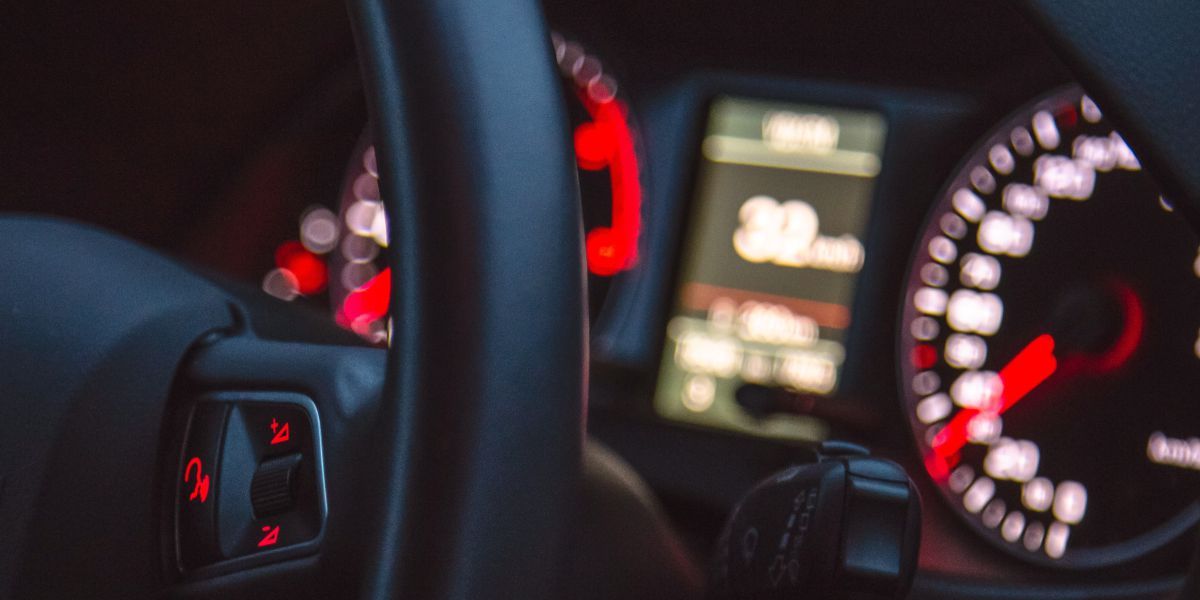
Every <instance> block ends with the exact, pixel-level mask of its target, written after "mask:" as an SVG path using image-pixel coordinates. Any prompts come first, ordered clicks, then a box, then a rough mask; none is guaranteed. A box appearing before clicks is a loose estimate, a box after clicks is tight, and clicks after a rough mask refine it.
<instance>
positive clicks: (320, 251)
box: [262, 34, 642, 343]
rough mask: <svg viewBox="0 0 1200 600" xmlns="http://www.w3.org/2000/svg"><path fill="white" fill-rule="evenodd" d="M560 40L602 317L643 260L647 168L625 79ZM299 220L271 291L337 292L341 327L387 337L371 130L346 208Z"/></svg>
mask: <svg viewBox="0 0 1200 600" xmlns="http://www.w3.org/2000/svg"><path fill="white" fill-rule="evenodd" d="M552 42H553V47H554V51H555V59H556V61H557V63H558V67H559V71H560V73H561V75H562V79H563V84H564V88H565V90H566V92H567V94H568V96H569V97H571V98H572V100H571V101H570V102H569V103H568V106H569V115H570V118H571V122H572V125H573V127H574V135H573V142H574V148H575V156H576V163H577V165H578V167H579V180H580V192H581V196H582V201H583V215H584V225H585V227H586V228H587V229H586V231H587V237H586V254H587V265H588V272H589V281H588V284H589V285H588V290H589V305H590V307H591V310H592V316H593V317H595V316H596V313H597V312H598V310H599V308H600V307H601V306H602V305H603V299H604V296H605V294H606V292H607V289H608V285H609V281H610V278H611V277H612V276H614V275H616V274H618V273H620V272H622V271H625V270H628V269H630V268H632V267H633V266H634V265H635V264H636V262H637V249H638V237H639V233H640V230H641V198H642V183H641V181H642V180H641V174H640V168H641V164H640V161H639V158H638V153H637V148H636V141H635V136H634V130H633V127H632V126H631V125H630V116H629V111H628V107H627V105H626V103H625V102H624V101H623V100H622V99H621V98H620V96H619V94H618V87H617V82H616V80H615V79H614V78H613V77H612V75H611V74H610V73H608V72H607V71H606V70H605V67H604V65H603V64H602V63H601V62H600V60H599V59H598V58H596V57H595V56H593V55H591V54H589V53H587V52H586V51H585V50H584V48H583V47H582V46H581V45H579V44H577V43H575V42H572V41H568V40H566V39H565V38H563V37H562V36H560V35H558V34H554V35H552ZM299 226H300V227H299V239H298V240H292V241H287V242H284V243H283V244H281V245H280V246H279V249H278V250H277V252H276V256H275V268H274V269H272V270H271V271H269V272H268V273H267V274H266V276H265V277H264V278H263V282H262V287H263V290H264V291H266V292H267V293H269V294H271V295H274V296H277V297H279V298H283V299H285V300H292V299H295V298H298V297H304V296H316V295H319V294H322V293H324V292H325V291H326V290H328V297H329V304H330V308H331V310H332V312H333V316H334V319H335V320H336V321H337V323H338V324H339V325H342V326H343V327H346V328H348V329H351V330H352V331H354V332H355V333H357V334H359V335H360V336H362V337H363V338H365V339H367V340H368V341H370V342H372V343H382V342H384V341H385V340H386V339H387V336H388V326H389V325H388V319H387V314H388V298H389V286H390V277H389V273H388V270H387V269H388V265H387V263H386V261H385V258H384V255H385V254H386V253H384V252H383V251H382V250H383V248H385V247H386V246H387V244H388V238H387V236H388V233H387V215H386V214H385V213H384V207H383V203H382V201H381V197H380V191H379V173H378V170H377V169H376V165H375V149H374V147H373V146H372V145H371V143H370V140H369V138H368V137H367V136H366V135H365V134H364V137H363V141H362V142H360V144H359V146H358V148H357V149H356V150H355V152H354V155H353V157H352V158H351V160H350V162H349V165H348V167H347V169H346V174H345V177H344V183H343V185H342V191H341V197H340V199H339V201H338V205H337V207H336V208H334V209H331V208H327V207H322V206H315V207H310V208H309V209H308V210H306V211H305V212H304V213H303V214H302V215H301V217H300V221H299Z"/></svg>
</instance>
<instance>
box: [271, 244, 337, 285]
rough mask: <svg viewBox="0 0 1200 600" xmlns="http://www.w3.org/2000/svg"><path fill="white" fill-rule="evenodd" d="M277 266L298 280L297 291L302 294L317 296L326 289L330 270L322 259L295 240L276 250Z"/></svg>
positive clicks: (281, 245)
mask: <svg viewBox="0 0 1200 600" xmlns="http://www.w3.org/2000/svg"><path fill="white" fill-rule="evenodd" d="M275 266H277V267H279V268H280V269H284V270H286V271H287V272H289V273H291V274H292V276H293V277H295V278H296V291H298V292H300V293H301V294H306V295H307V294H315V293H317V292H319V291H321V290H323V289H325V284H326V283H327V282H328V280H329V271H328V268H327V267H326V266H325V262H324V261H322V260H321V257H319V256H317V255H316V254H313V253H312V252H309V251H308V249H307V248H305V247H304V244H301V243H300V242H297V241H295V240H293V241H290V242H284V243H282V244H280V245H279V248H277V249H276V250H275Z"/></svg>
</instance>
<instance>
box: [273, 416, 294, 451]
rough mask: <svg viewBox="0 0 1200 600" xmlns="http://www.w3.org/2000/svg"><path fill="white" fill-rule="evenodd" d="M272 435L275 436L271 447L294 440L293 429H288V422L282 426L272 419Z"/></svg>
mask: <svg viewBox="0 0 1200 600" xmlns="http://www.w3.org/2000/svg"><path fill="white" fill-rule="evenodd" d="M271 433H273V434H274V435H273V436H272V437H271V445H272V446H274V445H275V444H282V443H284V442H286V441H288V440H290V439H292V431H291V428H290V427H288V422H287V421H284V422H283V425H282V426H281V425H280V424H279V421H276V420H275V419H271Z"/></svg>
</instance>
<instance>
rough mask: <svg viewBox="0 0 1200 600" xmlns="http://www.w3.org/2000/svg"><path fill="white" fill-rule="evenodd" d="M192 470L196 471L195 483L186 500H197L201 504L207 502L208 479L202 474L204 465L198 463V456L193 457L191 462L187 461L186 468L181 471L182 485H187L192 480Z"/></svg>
mask: <svg viewBox="0 0 1200 600" xmlns="http://www.w3.org/2000/svg"><path fill="white" fill-rule="evenodd" d="M193 469H195V471H196V478H195V479H196V482H195V484H194V485H193V486H192V493H191V494H190V495H188V500H189V501H192V500H195V499H196V498H199V499H200V502H201V503H203V502H204V501H206V500H208V484H209V479H208V475H205V474H204V463H203V462H201V461H200V457H199V456H193V457H192V460H189V461H188V464H187V468H186V469H184V470H183V482H184V483H188V482H189V481H191V480H192V470H193Z"/></svg>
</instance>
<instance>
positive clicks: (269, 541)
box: [258, 525, 279, 548]
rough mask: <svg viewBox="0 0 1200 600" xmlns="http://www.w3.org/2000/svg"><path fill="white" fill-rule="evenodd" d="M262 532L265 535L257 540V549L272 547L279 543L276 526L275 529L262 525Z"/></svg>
mask: <svg viewBox="0 0 1200 600" xmlns="http://www.w3.org/2000/svg"><path fill="white" fill-rule="evenodd" d="M262 530H263V533H265V534H266V535H264V536H263V538H262V539H261V540H258V547H259V548H266V547H267V546H274V545H275V544H277V543H279V526H278V525H276V526H275V527H271V526H270V525H264V526H263V528H262Z"/></svg>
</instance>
